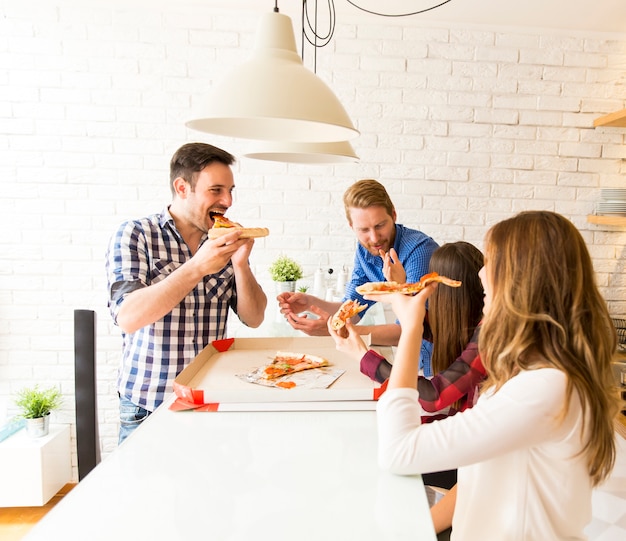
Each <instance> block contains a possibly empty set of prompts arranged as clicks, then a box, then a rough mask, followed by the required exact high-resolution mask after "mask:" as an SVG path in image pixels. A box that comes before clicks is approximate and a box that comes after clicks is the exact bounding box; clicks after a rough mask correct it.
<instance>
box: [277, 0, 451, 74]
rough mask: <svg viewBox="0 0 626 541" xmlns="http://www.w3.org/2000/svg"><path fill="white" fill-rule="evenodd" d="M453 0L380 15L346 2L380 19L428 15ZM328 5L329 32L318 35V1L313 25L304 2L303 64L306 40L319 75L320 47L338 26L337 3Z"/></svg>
mask: <svg viewBox="0 0 626 541" xmlns="http://www.w3.org/2000/svg"><path fill="white" fill-rule="evenodd" d="M451 1H452V0H443V1H441V2H440V3H439V4H436V5H434V6H431V7H429V8H424V9H420V10H418V11H413V12H411V13H379V12H376V11H371V10H369V9H365V8H363V7H361V6H359V5H358V4H357V3H356V2H354V1H353V0H346V2H348V4H350V5H351V6H353V7H355V8H357V9H360V10H361V11H364V12H366V13H370V14H371V15H378V16H380V17H409V16H411V15H419V14H420V13H426V12H427V11H432V10H433V9H437V8H438V7H441V6H443V5H445V4H447V3H449V2H451ZM327 3H328V32H326V34H324V35H321V34H320V33H318V30H317V26H318V10H317V0H315V7H314V19H313V22H312V23H311V18H310V17H309V4H308V1H307V0H302V45H301V51H302V62H304V45H305V41H304V40H305V39H306V41H307V42H308V43H309V44H310V45H312V46H313V73H317V49H318V47H325V46H326V45H328V44H329V43H330V41H331V40H332V38H333V35H334V34H335V25H336V13H335V1H334V0H327ZM274 11H278V0H275V4H274Z"/></svg>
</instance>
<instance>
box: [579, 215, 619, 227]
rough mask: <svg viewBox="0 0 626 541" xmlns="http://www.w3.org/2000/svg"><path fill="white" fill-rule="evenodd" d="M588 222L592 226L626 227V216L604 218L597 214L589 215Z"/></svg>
mask: <svg viewBox="0 0 626 541" xmlns="http://www.w3.org/2000/svg"><path fill="white" fill-rule="evenodd" d="M587 221H588V222H589V223H590V224H599V225H622V226H626V216H603V215H597V214H589V215H588V216H587Z"/></svg>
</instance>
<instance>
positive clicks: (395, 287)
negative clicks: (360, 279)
mask: <svg viewBox="0 0 626 541" xmlns="http://www.w3.org/2000/svg"><path fill="white" fill-rule="evenodd" d="M432 282H438V283H441V284H444V285H446V286H449V287H460V286H461V282H460V281H459V280H452V279H451V278H448V277H447V276H441V275H440V274H438V273H436V272H431V273H429V274H425V275H424V276H422V277H421V278H420V281H419V282H415V283H411V284H399V283H398V282H368V283H367V284H362V285H360V286H357V288H356V292H357V293H358V294H359V295H367V294H368V293H373V294H381V293H383V294H384V293H403V294H405V295H413V294H414V293H419V292H420V291H421V290H422V289H424V288H425V287H426V286H427V285H428V284H430V283H432Z"/></svg>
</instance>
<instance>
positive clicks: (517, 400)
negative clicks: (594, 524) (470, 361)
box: [377, 368, 592, 541]
mask: <svg viewBox="0 0 626 541" xmlns="http://www.w3.org/2000/svg"><path fill="white" fill-rule="evenodd" d="M566 385H567V377H566V375H565V374H564V373H563V372H561V371H559V370H556V369H552V368H542V369H538V370H531V371H525V372H522V373H520V374H519V375H517V376H515V377H514V378H512V379H511V380H509V381H508V382H507V383H506V384H505V385H504V386H502V388H501V389H500V390H499V391H498V392H497V393H491V392H486V393H484V394H483V395H482V396H481V397H480V398H479V400H478V402H477V404H476V405H475V406H474V407H473V408H472V409H469V410H466V411H464V412H462V413H458V414H456V415H454V416H453V417H449V418H447V419H443V420H441V421H437V422H433V423H428V424H424V425H422V424H421V423H420V416H421V415H422V410H421V408H420V406H419V403H418V401H417V398H418V394H417V391H416V390H415V389H408V388H406V389H389V390H387V391H386V392H385V394H383V396H382V397H381V399H380V401H379V403H378V407H377V415H378V433H379V462H380V466H381V468H383V469H387V470H390V471H392V472H394V473H398V474H402V475H410V474H417V473H427V472H433V471H442V470H448V469H453V468H458V494H457V501H456V507H455V512H454V519H453V523H452V530H453V532H452V539H459V540H463V541H472V540H477V541H485V540H495V541H543V540H546V541H547V540H550V541H557V540H579V539H586V537H585V535H584V532H583V530H584V528H585V526H586V525H587V524H588V523H589V521H590V520H591V491H592V485H591V480H590V477H589V474H588V472H587V467H586V464H585V460H584V458H583V457H582V456H581V455H578V456H576V455H577V454H578V453H579V451H580V450H581V448H582V439H581V434H582V409H581V406H580V401H579V400H578V398H577V395H576V393H574V396H573V397H572V401H571V404H570V408H569V411H568V413H567V415H566V416H565V418H564V419H563V421H562V422H561V423H557V421H556V416H557V415H558V414H559V413H560V410H561V408H562V406H563V404H564V401H565V389H566Z"/></svg>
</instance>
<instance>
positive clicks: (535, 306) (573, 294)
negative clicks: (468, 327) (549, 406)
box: [479, 211, 618, 485]
mask: <svg viewBox="0 0 626 541" xmlns="http://www.w3.org/2000/svg"><path fill="white" fill-rule="evenodd" d="M485 265H486V269H487V272H488V279H489V283H490V285H491V290H492V291H491V305H490V307H489V311H488V313H487V314H486V315H485V318H484V322H483V327H482V330H481V335H480V339H479V348H480V354H481V357H482V360H483V363H484V365H485V368H486V369H487V373H488V379H487V381H486V382H485V384H484V386H483V389H487V388H489V387H493V388H494V389H495V391H496V392H497V390H498V389H499V388H500V387H501V386H502V385H503V384H504V383H505V382H506V381H507V380H509V379H510V378H511V377H513V376H515V375H516V374H517V373H518V372H520V371H521V370H532V369H535V368H541V367H546V366H548V367H553V368H557V369H559V370H561V371H563V372H564V373H565V374H567V376H568V384H567V398H566V401H565V404H564V405H563V409H562V411H561V412H560V415H561V416H560V418H561V419H562V418H564V416H565V415H566V414H567V411H568V409H569V406H570V403H571V399H572V395H573V392H574V391H576V394H577V395H578V397H579V398H580V401H581V404H582V406H583V427H582V428H583V434H586V435H587V436H586V438H587V439H586V441H585V442H584V446H583V449H582V451H581V452H582V453H584V454H585V456H586V458H587V465H588V470H589V475H590V477H591V480H592V483H593V484H594V485H597V484H598V483H600V482H601V481H602V480H603V479H605V478H606V477H607V476H608V475H609V474H610V472H611V469H612V468H613V464H614V462H615V441H614V427H613V420H614V418H615V414H616V412H617V410H618V399H617V393H616V392H615V387H616V382H615V378H614V375H613V371H612V367H611V361H612V359H613V357H614V355H615V353H616V350H617V337H616V332H615V328H614V327H613V325H612V322H611V319H610V317H609V313H608V310H607V306H606V302H605V301H604V299H603V298H602V296H601V295H600V293H599V291H598V288H597V286H596V284H595V276H594V270H593V265H592V262H591V257H590V255H589V251H588V250H587V247H586V246H585V242H584V240H583V238H582V236H581V234H580V233H579V232H578V230H577V229H576V228H575V227H574V225H573V224H572V223H571V222H570V221H569V220H567V219H565V218H564V217H563V216H560V215H559V214H555V213H553V212H547V211H528V212H522V213H520V214H518V215H517V216H514V217H513V218H510V219H508V220H504V221H502V222H500V223H498V224H496V225H495V226H493V227H492V228H491V230H490V231H489V233H488V234H487V239H486V251H485Z"/></svg>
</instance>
